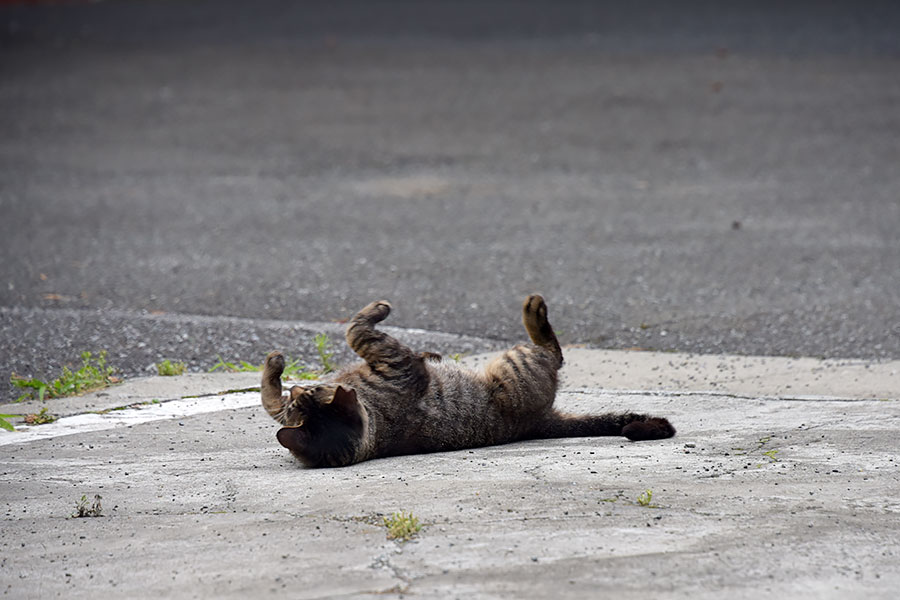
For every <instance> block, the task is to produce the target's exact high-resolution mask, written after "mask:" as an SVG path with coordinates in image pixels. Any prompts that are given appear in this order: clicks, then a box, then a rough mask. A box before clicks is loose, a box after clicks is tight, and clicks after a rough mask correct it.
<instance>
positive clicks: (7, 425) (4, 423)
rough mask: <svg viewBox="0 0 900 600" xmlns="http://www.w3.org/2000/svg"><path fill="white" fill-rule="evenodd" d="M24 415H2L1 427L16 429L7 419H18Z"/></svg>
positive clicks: (0, 417) (10, 429) (9, 429)
mask: <svg viewBox="0 0 900 600" xmlns="http://www.w3.org/2000/svg"><path fill="white" fill-rule="evenodd" d="M21 416H23V415H0V429H5V430H6V431H15V430H16V428H15V426H14V425H13V424H12V423H10V422H9V421H7V419H16V418H18V417H21Z"/></svg>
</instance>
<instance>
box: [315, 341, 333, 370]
mask: <svg viewBox="0 0 900 600" xmlns="http://www.w3.org/2000/svg"><path fill="white" fill-rule="evenodd" d="M313 341H314V342H315V343H316V352H318V353H319V362H320V363H322V373H331V372H332V371H334V363H333V362H331V359H332V358H333V357H334V352H333V351H332V349H331V340H330V339H328V334H325V333H320V334H318V335H316V337H315V338H313Z"/></svg>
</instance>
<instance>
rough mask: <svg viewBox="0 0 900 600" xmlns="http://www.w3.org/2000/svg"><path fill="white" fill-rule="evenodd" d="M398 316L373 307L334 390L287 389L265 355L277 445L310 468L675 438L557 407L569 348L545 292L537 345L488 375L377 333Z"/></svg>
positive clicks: (663, 427) (267, 400) (532, 326)
mask: <svg viewBox="0 0 900 600" xmlns="http://www.w3.org/2000/svg"><path fill="white" fill-rule="evenodd" d="M390 311H391V305H390V304H389V303H387V302H384V301H380V302H373V303H371V304H369V305H368V306H367V307H365V308H364V309H362V310H361V311H360V312H359V313H357V314H356V316H354V317H353V319H351V321H350V323H349V324H348V325H347V343H348V344H349V345H350V347H351V348H352V349H353V351H354V352H356V353H357V354H358V355H359V356H360V357H361V358H362V359H363V361H364V362H362V363H360V364H358V365H355V366H352V367H350V368H347V369H345V370H343V371H341V372H340V373H338V374H337V375H336V376H334V377H333V378H332V380H330V381H328V382H327V383H323V384H321V385H317V386H311V387H301V386H294V387H292V388H291V389H290V390H289V391H287V392H284V391H283V390H282V386H281V373H282V372H283V370H284V357H283V356H282V354H281V353H280V352H272V353H271V354H269V355H268V356H267V357H266V363H265V369H264V370H263V377H262V387H261V392H262V404H263V407H264V408H265V409H266V411H267V412H268V413H269V414H270V415H271V416H272V417H273V418H274V419H275V420H276V421H278V422H279V423H281V424H282V425H283V426H284V427H283V428H282V429H281V430H280V431H279V432H278V441H279V442H280V443H281V444H282V445H283V446H285V447H286V448H288V449H289V450H290V451H291V453H292V454H293V455H294V456H296V457H297V458H298V459H299V460H300V461H302V462H303V463H304V464H306V465H307V466H310V467H337V466H344V465H349V464H353V463H357V462H360V461H363V460H368V459H372V458H378V457H384V456H395V455H399V454H414V453H422V452H439V451H445V450H459V449H463V448H473V447H479V446H488V445H493V444H504V443H508V442H513V441H517V440H524V439H534V438H559V437H585V436H602V435H624V436H625V437H627V438H628V439H631V440H648V439H661V438H667V437H671V436H673V435H675V429H674V428H673V427H672V426H671V425H670V424H669V422H668V421H667V420H666V419H663V418H659V417H650V416H647V415H640V414H634V413H623V414H602V415H586V416H575V415H567V414H564V413H561V412H558V411H557V410H556V409H554V408H553V400H554V397H555V395H556V387H557V372H558V371H559V368H560V367H561V366H562V363H563V355H562V350H561V348H560V346H559V341H558V340H557V338H556V334H554V332H553V328H552V327H551V326H550V322H549V321H548V320H547V305H546V304H545V302H544V300H543V298H541V297H540V296H537V295H533V296H529V297H528V298H527V299H526V300H525V303H524V305H523V307H522V320H523V323H524V325H525V330H526V331H527V332H528V336H529V337H530V338H531V343H530V344H521V345H518V346H515V347H513V348H511V349H510V350H508V351H506V352H505V353H503V354H502V355H501V356H499V357H498V358H497V359H496V360H494V361H493V362H492V363H490V364H489V365H488V366H487V367H486V368H485V370H484V372H482V373H476V372H473V371H470V370H468V369H466V368H464V367H462V366H460V365H457V364H453V363H446V362H443V361H441V359H440V356H439V355H437V354H433V353H430V352H424V353H421V354H417V353H414V352H413V351H412V350H410V349H409V348H407V347H406V346H404V345H403V344H402V343H400V342H399V341H397V340H396V339H394V338H393V337H391V336H389V335H387V334H386V333H384V332H382V331H379V330H377V329H376V328H375V326H376V324H378V323H379V322H381V321H383V320H384V319H385V318H386V317H387V316H388V314H389V313H390Z"/></svg>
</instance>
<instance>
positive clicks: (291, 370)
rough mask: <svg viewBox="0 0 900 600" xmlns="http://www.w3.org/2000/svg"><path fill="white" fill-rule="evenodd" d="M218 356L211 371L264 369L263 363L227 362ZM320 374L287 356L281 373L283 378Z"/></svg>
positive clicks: (253, 370) (251, 371)
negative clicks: (217, 360)
mask: <svg viewBox="0 0 900 600" xmlns="http://www.w3.org/2000/svg"><path fill="white" fill-rule="evenodd" d="M216 358H218V359H219V362H217V363H216V364H215V365H213V367H212V368H211V369H210V370H209V372H210V373H212V372H213V371H218V370H219V369H221V370H222V371H225V372H227V373H258V372H261V371H262V370H263V366H262V365H254V364H251V363H248V362H247V361H246V360H242V361H240V362H238V363H233V362H227V361H226V360H224V359H223V358H222V357H221V356H219V355H218V354H217V355H216ZM318 377H319V375H318V373H316V372H315V371H311V370H309V369H307V368H306V367H305V366H304V365H302V364H300V359H298V358H294V359H291V358H290V357H287V358H286V360H285V365H284V372H283V373H282V374H281V379H282V380H287V379H318Z"/></svg>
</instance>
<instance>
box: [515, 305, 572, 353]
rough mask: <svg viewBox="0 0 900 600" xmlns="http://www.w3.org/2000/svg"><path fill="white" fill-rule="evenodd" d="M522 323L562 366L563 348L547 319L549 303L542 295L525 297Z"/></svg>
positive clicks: (535, 342) (532, 338)
mask: <svg viewBox="0 0 900 600" xmlns="http://www.w3.org/2000/svg"><path fill="white" fill-rule="evenodd" d="M522 323H523V324H524V325H525V331H527V332H528V337H530V338H531V341H532V342H533V343H534V344H535V345H537V346H540V347H542V348H546V349H547V350H549V351H550V353H551V354H553V356H554V358H555V359H556V360H557V362H558V364H557V368H559V367H560V366H562V362H563V356H562V349H561V348H560V347H559V340H557V339H556V334H555V333H554V332H553V327H551V325H550V321H548V320H547V303H546V302H544V299H543V298H542V297H541V296H539V295H537V294H532V295H531V296H528V298H526V299H525V302H524V303H523V304H522Z"/></svg>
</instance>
